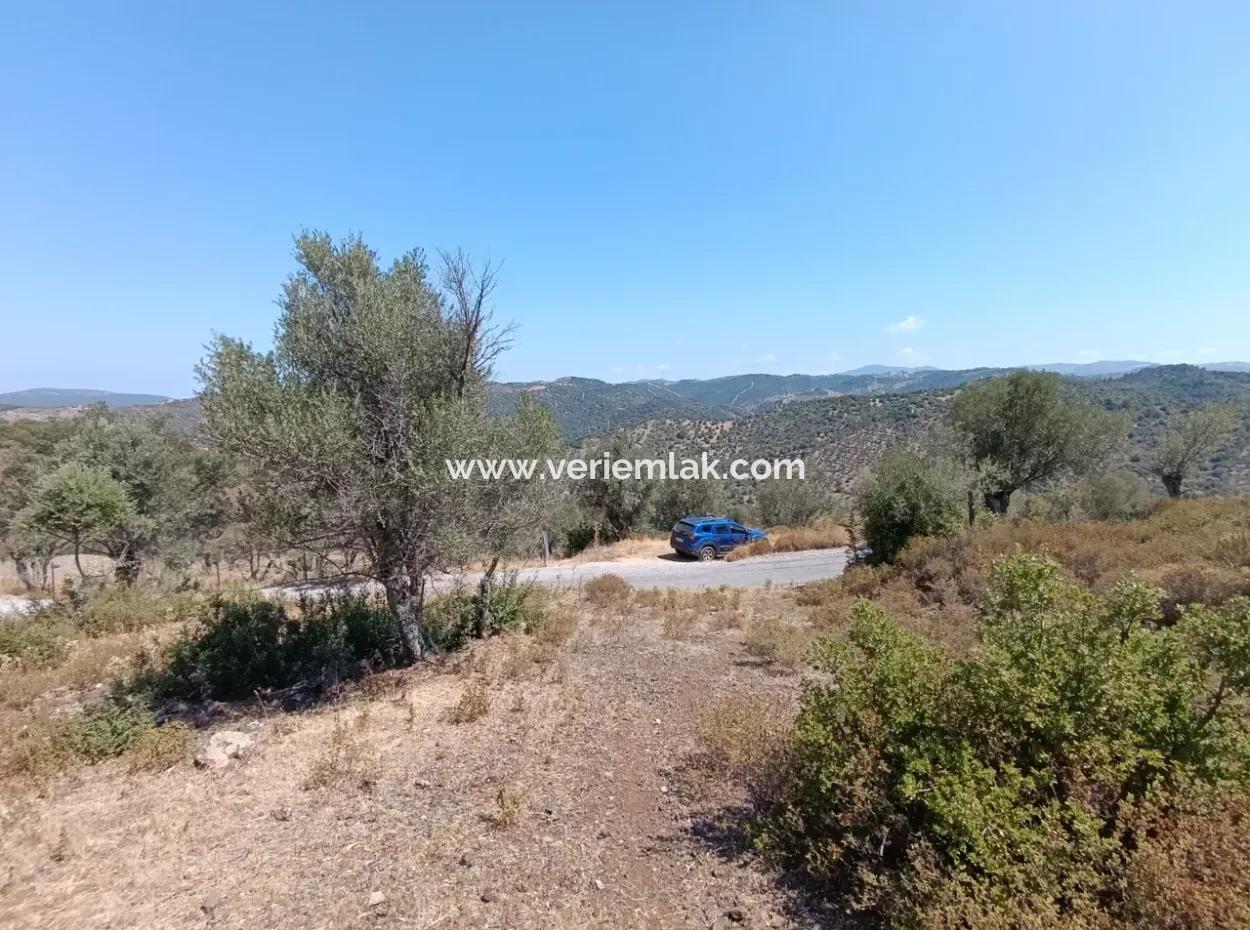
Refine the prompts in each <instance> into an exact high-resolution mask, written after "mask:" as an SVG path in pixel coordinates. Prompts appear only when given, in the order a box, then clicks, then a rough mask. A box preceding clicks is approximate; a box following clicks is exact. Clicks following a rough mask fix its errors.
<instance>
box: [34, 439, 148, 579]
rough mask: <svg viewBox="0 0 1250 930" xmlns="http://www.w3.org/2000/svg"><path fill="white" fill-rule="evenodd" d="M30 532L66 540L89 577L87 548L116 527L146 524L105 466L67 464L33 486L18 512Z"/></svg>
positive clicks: (78, 566) (77, 566)
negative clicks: (84, 563)
mask: <svg viewBox="0 0 1250 930" xmlns="http://www.w3.org/2000/svg"><path fill="white" fill-rule="evenodd" d="M18 522H19V523H20V524H21V525H22V526H23V527H24V528H25V529H27V530H28V531H30V532H33V533H39V534H42V535H44V536H47V537H50V538H52V539H56V540H59V541H61V542H63V543H68V544H69V546H70V548H71V549H72V550H73V553H74V565H75V567H76V568H77V569H78V575H79V577H85V574H84V572H83V570H82V560H81V558H80V554H81V552H82V549H83V546H85V545H90V544H92V543H97V544H98V543H99V542H100V540H101V539H103V538H104V537H105V536H107V535H109V534H110V533H113V532H115V531H116V530H117V528H118V527H120V526H124V525H127V524H136V523H143V522H144V520H143V518H142V517H141V516H139V515H138V514H136V513H135V509H134V505H133V504H132V503H131V501H130V498H129V497H127V496H126V489H125V487H124V486H123V485H122V484H121V483H120V482H119V481H116V480H114V479H113V477H112V476H110V475H109V473H108V472H106V471H104V470H103V469H101V468H92V467H90V466H88V465H83V464H82V463H81V462H66V463H65V464H64V465H61V466H60V467H59V468H57V469H56V470H54V471H52V472H49V473H48V474H46V475H44V476H43V477H42V478H40V479H39V481H38V482H37V483H36V484H35V489H34V493H33V494H32V495H31V500H30V503H29V504H27V505H26V507H25V509H23V510H22V512H21V513H20V514H19V515H18Z"/></svg>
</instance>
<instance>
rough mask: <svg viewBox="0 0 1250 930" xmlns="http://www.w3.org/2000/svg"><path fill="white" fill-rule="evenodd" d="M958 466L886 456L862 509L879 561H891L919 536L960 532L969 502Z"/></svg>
mask: <svg viewBox="0 0 1250 930" xmlns="http://www.w3.org/2000/svg"><path fill="white" fill-rule="evenodd" d="M964 493H965V492H964V489H963V488H962V487H961V483H960V476H959V475H958V473H957V471H956V469H955V468H954V466H952V465H950V464H949V463H944V462H940V461H936V460H932V459H926V458H925V457H924V456H922V455H920V454H918V453H915V452H907V451H896V452H893V453H890V454H888V455H886V456H885V457H884V458H882V460H881V462H880V464H878V465H877V467H876V469H875V470H874V471H873V472H872V474H871V475H870V476H869V478H868V480H867V482H866V483H864V484H863V485H862V487H861V488H860V492H859V501H858V508H859V513H860V516H861V519H862V521H863V535H864V541H865V542H866V543H867V544H868V546H869V548H870V549H871V552H872V559H873V561H875V562H892V561H894V559H895V557H896V556H897V555H898V554H899V553H900V552H902V551H903V548H904V547H905V546H906V545H907V543H908V541H909V540H910V539H912V538H914V537H917V536H945V535H949V534H951V533H954V532H957V531H958V529H959V527H960V525H961V523H962V520H963V516H964V513H965V508H966V506H967V505H966V501H965V499H964Z"/></svg>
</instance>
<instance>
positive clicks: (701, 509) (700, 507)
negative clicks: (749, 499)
mask: <svg viewBox="0 0 1250 930" xmlns="http://www.w3.org/2000/svg"><path fill="white" fill-rule="evenodd" d="M725 506H726V505H725V492H724V489H723V488H722V487H721V483H720V482H719V481H713V480H711V479H704V478H688V479H685V480H682V481H661V482H660V486H659V488H657V489H656V492H655V496H654V498H653V500H652V502H651V525H652V526H654V527H655V528H656V529H658V530H662V531H666V532H667V530H668V529H669V527H671V526H672V525H673V524H674V523H676V522H677V521H678V520H680V519H681V518H682V517H684V516H687V515H689V514H694V513H712V514H722V513H724V512H725ZM582 548H585V546H583V547H582Z"/></svg>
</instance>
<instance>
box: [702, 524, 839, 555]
mask: <svg viewBox="0 0 1250 930" xmlns="http://www.w3.org/2000/svg"><path fill="white" fill-rule="evenodd" d="M852 542H853V540H852V539H851V533H850V531H849V530H848V529H847V528H846V527H844V526H840V525H839V524H837V523H833V522H831V521H824V520H822V521H821V522H820V523H818V524H817V525H816V526H803V527H798V528H797V529H796V528H794V527H789V526H781V527H775V528H773V529H772V530H770V531H769V533H768V535H767V536H766V537H764V538H763V539H757V540H756V541H755V542H753V543H748V544H747V545H745V546H739V547H738V548H737V549H734V550H733V551H732V552H730V553H729V555H727V556H725V561H726V562H736V561H738V560H739V559H749V558H750V557H751V556H754V555H771V554H773V553H775V552H805V551H808V550H810V549H838V548H841V547H843V546H849V545H851V543H852Z"/></svg>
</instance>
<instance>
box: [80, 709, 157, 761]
mask: <svg viewBox="0 0 1250 930" xmlns="http://www.w3.org/2000/svg"><path fill="white" fill-rule="evenodd" d="M154 726H155V721H154V720H153V718H152V714H151V712H150V711H147V710H144V709H142V708H140V707H134V706H131V705H129V704H105V705H103V706H101V707H97V708H93V709H91V710H86V711H83V712H82V713H81V714H80V715H78V716H77V717H74V718H71V719H70V720H69V721H68V722H67V723H66V725H65V729H64V730H63V731H62V734H61V736H60V738H61V739H63V740H64V741H65V743H66V745H67V746H68V748H69V749H70V750H71V751H72V752H73V754H74V755H75V756H76V757H78V758H79V759H82V760H84V761H86V762H91V763H95V762H102V761H104V760H105V759H111V758H113V757H114V756H120V755H121V754H122V753H124V752H127V751H128V750H130V749H132V748H134V747H135V746H136V745H138V743H139V741H140V739H142V738H143V736H144V734H145V733H146V732H147V731H149V730H151V729H152V728H153V727H154Z"/></svg>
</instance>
